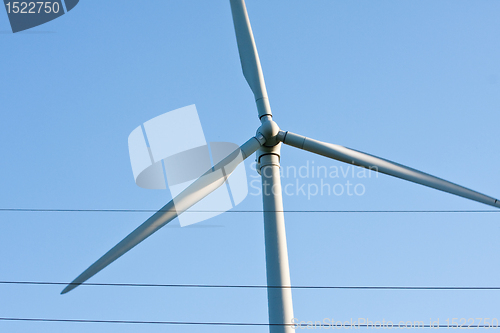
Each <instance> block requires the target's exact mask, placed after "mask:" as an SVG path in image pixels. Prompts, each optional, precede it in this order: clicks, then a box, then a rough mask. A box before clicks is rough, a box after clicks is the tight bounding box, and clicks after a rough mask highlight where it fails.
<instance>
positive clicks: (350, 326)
mask: <svg viewBox="0 0 500 333" xmlns="http://www.w3.org/2000/svg"><path fill="white" fill-rule="evenodd" d="M0 321H25V322H26V321H27V322H58V323H93V324H149V325H198V326H292V327H294V328H302V327H304V328H307V327H308V326H307V324H300V323H294V324H277V323H249V322H196V321H153V320H151V321H150V320H148V321H146V320H144V321H143V320H104V319H55V318H19V317H0ZM386 323H388V322H386ZM391 323H392V322H391ZM413 324H414V323H413V322H412V325H413ZM314 325H315V326H314V327H315V328H316V327H324V328H335V327H336V326H335V324H333V323H332V324H320V325H316V324H314ZM398 325H399V324H392V326H391V327H390V328H393V327H394V328H398V327H399V328H403V327H402V326H398ZM404 325H405V326H404V328H408V327H407V326H406V323H405V324H404ZM342 326H343V327H345V328H369V327H371V328H381V326H379V325H378V326H374V325H373V324H358V323H353V324H347V325H346V324H342ZM385 327H389V326H384V328H385ZM412 327H415V328H452V329H456V328H497V327H498V326H494V325H489V324H488V325H484V324H482V325H465V326H464V325H462V326H460V325H443V324H441V325H431V324H423V325H417V326H412ZM410 328H411V327H410Z"/></svg>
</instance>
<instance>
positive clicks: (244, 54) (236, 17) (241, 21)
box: [230, 0, 272, 118]
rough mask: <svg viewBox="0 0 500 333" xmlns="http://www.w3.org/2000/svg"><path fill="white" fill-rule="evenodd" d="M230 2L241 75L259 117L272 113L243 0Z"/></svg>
mask: <svg viewBox="0 0 500 333" xmlns="http://www.w3.org/2000/svg"><path fill="white" fill-rule="evenodd" d="M230 2H231V12H232V15H233V23H234V30H235V32H236V41H237V43H238V51H239V53H240V61H241V67H242V69H243V75H244V76H245V79H246V80H247V82H248V85H249V86H250V88H251V89H252V91H253V94H254V96H255V101H256V103H257V108H258V110H259V117H260V118H261V117H262V116H264V115H272V114H271V108H270V107H269V100H268V97H267V90H266V83H265V82H264V75H263V74H262V67H261V65H260V59H259V54H258V53H257V46H256V45H255V40H254V38H253V32H252V27H251V26H250V19H249V18H248V13H247V9H246V5H245V1H244V0H231V1H230Z"/></svg>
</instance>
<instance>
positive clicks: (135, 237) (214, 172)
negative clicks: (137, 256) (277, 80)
mask: <svg viewBox="0 0 500 333" xmlns="http://www.w3.org/2000/svg"><path fill="white" fill-rule="evenodd" d="M260 146H261V144H260V142H259V141H258V140H257V139H256V138H255V137H253V138H251V139H250V140H248V141H247V142H245V143H244V144H243V145H242V146H241V147H240V148H239V149H236V150H235V151H234V152H232V153H231V154H229V155H228V156H227V157H226V158H224V159H223V160H222V161H220V162H219V163H217V164H216V165H215V166H214V167H213V168H212V169H210V170H209V171H207V172H206V173H205V174H204V175H203V176H201V177H200V178H198V179H197V180H196V181H195V182H193V183H192V184H191V185H189V186H188V187H187V188H186V189H185V190H184V191H182V192H181V193H179V195H178V196H176V197H175V198H174V199H173V200H171V201H170V202H169V203H168V204H166V205H165V206H164V207H163V208H161V209H160V210H159V211H158V212H156V213H155V214H154V215H153V216H151V217H150V218H149V219H147V220H146V222H144V223H143V224H141V225H140V226H139V227H138V228H137V229H135V230H134V231H132V233H130V234H129V235H128V236H127V237H125V238H124V239H123V240H122V241H121V242H119V243H118V244H116V245H115V246H114V247H113V248H112V249H111V250H109V251H108V252H107V253H106V254H105V255H103V256H102V257H101V258H100V259H99V260H97V261H96V262H95V263H93V264H92V265H91V266H90V267H89V268H87V269H86V270H85V271H84V272H83V273H82V274H80V275H79V276H78V277H77V278H76V279H74V280H73V282H71V283H70V284H68V286H66V288H64V290H63V291H62V292H61V294H65V293H67V292H69V291H71V290H72V289H74V288H76V287H77V286H79V285H80V284H82V283H83V282H85V281H87V280H88V279H89V278H91V277H92V276H94V275H95V274H96V273H97V272H99V271H100V270H102V269H103V268H105V267H106V266H108V265H109V264H111V263H112V262H113V261H115V260H116V259H118V258H119V257H120V256H122V255H123V254H124V253H125V252H127V251H129V250H130V249H132V248H133V247H134V246H136V245H137V244H139V243H140V242H142V241H143V240H144V239H146V238H147V237H149V236H150V235H151V234H153V233H154V232H155V231H157V230H158V229H160V228H161V227H163V226H164V225H165V224H167V223H168V222H170V221H172V220H173V219H174V218H176V217H177V216H178V215H179V214H181V213H182V212H184V211H185V210H187V209H188V208H189V207H191V206H193V205H194V204H196V203H197V202H198V201H200V200H201V199H203V198H204V197H206V196H207V195H209V194H210V193H211V192H213V191H214V190H216V189H217V188H218V187H219V186H221V185H222V184H223V183H224V182H225V181H226V179H227V177H229V175H230V174H231V173H232V172H233V171H234V169H236V167H237V166H238V164H239V163H240V162H242V161H243V160H245V159H246V158H247V157H248V156H250V155H251V154H253V153H254V152H255V151H257V149H259V147H260ZM240 154H241V155H240ZM221 171H222V172H221ZM174 202H175V204H174Z"/></svg>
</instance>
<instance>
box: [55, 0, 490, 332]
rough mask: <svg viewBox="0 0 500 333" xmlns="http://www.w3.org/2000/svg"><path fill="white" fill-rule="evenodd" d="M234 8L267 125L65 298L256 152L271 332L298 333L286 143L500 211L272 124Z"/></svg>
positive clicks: (234, 6)
mask: <svg viewBox="0 0 500 333" xmlns="http://www.w3.org/2000/svg"><path fill="white" fill-rule="evenodd" d="M230 3H231V11H232V16H233V23H234V28H235V32H236V40H237V43H238V51H239V55H240V60H241V66H242V69H243V75H244V76H245V79H246V80H247V82H248V85H249V86H250V88H251V89H252V91H253V93H254V97H255V102H256V104H257V110H258V115H259V119H260V121H261V126H260V127H259V129H258V130H257V133H256V135H255V136H254V137H252V138H250V139H249V140H248V141H247V142H245V143H244V144H243V145H241V146H240V148H239V149H237V150H235V151H234V152H233V153H231V154H229V155H228V156H227V157H226V158H224V159H223V160H222V161H220V162H219V163H217V164H216V165H215V166H214V167H213V168H212V169H210V170H208V171H207V172H206V173H205V174H203V175H202V176H201V177H200V178H198V179H197V180H196V181H195V182H193V183H192V184H191V185H190V186H188V187H187V188H186V189H185V190H184V191H183V192H181V193H180V194H179V195H178V196H177V197H176V198H174V199H173V200H172V201H170V202H169V203H167V204H166V205H165V206H164V207H162V208H161V209H160V210H159V211H158V212H156V213H155V214H154V215H153V216H151V217H150V218H149V219H147V220H146V221H145V222H144V223H143V224H141V225H140V226H139V227H138V228H137V229H135V230H134V231H133V232H132V233H130V234H129V235H128V236H127V237H125V238H124V239H123V240H122V241H121V242H119V243H118V244H117V245H115V246H114V247H113V248H112V249H111V250H109V251H108V252H107V253H106V254H104V255H103V256H102V257H101V258H100V259H99V260H97V261H96V262H95V263H94V264H92V265H91V266H90V267H89V268H87V269H86V270H85V271H84V272H83V273H82V274H80V275H79V276H78V277H77V278H76V279H75V280H73V282H71V283H70V284H69V285H68V286H66V288H65V289H64V290H63V291H62V292H61V293H62V294H65V293H67V292H69V291H71V290H72V289H74V288H76V287H77V286H79V285H80V284H82V283H83V282H85V281H86V280H88V279H89V278H91V277H92V276H94V275H95V274H96V273H98V272H99V271H100V270H102V269H103V268H105V267H106V266H108V265H109V264H110V263H112V262H113V261H115V260H116V259H118V258H119V257H120V256H121V255H123V254H124V253H126V252H127V251H129V250H130V249H132V248H133V247H134V246H135V245H137V244H139V243H140V242H141V241H143V240H144V239H146V238H147V237H149V236H150V235H151V234H153V233H154V232H155V231H157V230H158V229H160V228H161V227H163V226H164V225H165V224H167V223H169V222H170V221H172V220H174V219H175V218H176V217H177V216H178V215H180V214H182V212H184V211H185V210H187V209H189V207H191V206H193V205H194V204H196V203H197V202H199V201H200V200H202V199H203V198H204V197H206V196H207V195H208V194H210V193H211V192H213V191H214V190H216V189H217V188H218V187H219V186H221V185H222V184H224V182H225V181H226V179H227V177H229V176H230V175H231V173H232V172H233V171H234V169H235V168H236V167H237V166H238V164H239V163H241V162H243V161H244V160H245V159H246V158H247V157H249V156H250V155H252V154H253V153H255V152H256V155H257V158H256V160H257V163H258V171H259V173H260V174H261V177H262V200H263V207H264V209H263V210H264V235H265V247H266V270H267V285H268V289H267V295H268V310H269V323H270V326H269V330H270V332H271V333H291V332H294V329H293V328H292V318H293V307H292V292H291V288H290V287H291V283H290V270H289V266H288V251H287V245H286V235H285V218H284V213H283V199H282V191H281V180H280V172H279V169H280V149H281V143H284V144H287V145H290V146H293V147H296V148H299V149H302V150H307V151H310V152H312V153H315V154H318V155H322V156H325V157H328V158H331V159H334V160H337V161H341V162H345V163H349V164H351V163H352V164H354V165H357V166H360V167H364V168H368V169H370V170H375V171H378V172H381V173H384V174H387V175H389V176H393V177H397V178H401V179H404V180H407V181H410V182H413V183H417V184H421V185H424V186H427V187H431V188H434V189H437V190H440V191H444V192H448V193H451V194H455V195H458V196H460V197H463V198H467V199H470V200H474V201H477V202H481V203H484V204H487V205H490V206H494V207H497V208H500V201H499V200H498V199H495V198H492V197H489V196H487V195H484V194H481V193H478V192H476V191H473V190H470V189H468V188H465V187H463V186H460V185H457V184H454V183H451V182H448V181H446V180H443V179H441V178H437V177H435V176H432V175H429V174H426V173H424V172H421V171H418V170H415V169H412V168H409V167H407V166H404V165H401V164H398V163H395V162H391V161H389V160H386V159H383V158H379V157H376V156H373V155H369V154H366V153H363V152H360V151H357V150H353V149H349V148H346V147H343V146H339V145H334V144H330V143H325V142H321V141H317V140H313V139H310V138H307V137H304V136H301V135H298V134H294V133H291V132H285V131H281V130H280V128H279V127H278V125H277V124H276V123H275V122H274V121H273V119H272V112H271V107H270V104H269V98H268V95H267V90H266V86H265V82H264V76H263V73H262V68H261V65H260V60H259V56H258V53H257V47H256V45H255V40H254V37H253V33H252V28H251V26H250V20H249V18H248V13H247V10H246V6H245V2H244V0H230ZM221 171H222V172H221ZM174 200H175V204H174Z"/></svg>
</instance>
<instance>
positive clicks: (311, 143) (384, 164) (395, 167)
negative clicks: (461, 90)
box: [280, 132, 500, 208]
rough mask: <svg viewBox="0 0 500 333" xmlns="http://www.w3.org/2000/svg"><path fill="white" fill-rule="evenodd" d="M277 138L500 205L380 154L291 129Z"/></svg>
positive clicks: (405, 178)
mask: <svg viewBox="0 0 500 333" xmlns="http://www.w3.org/2000/svg"><path fill="white" fill-rule="evenodd" d="M280 139H282V140H281V141H283V142H284V143H285V144H287V145H290V146H294V147H297V148H300V149H303V150H307V151H310V152H312V153H315V154H319V155H323V156H326V157H329V158H333V159H335V160H338V161H341V162H345V163H349V164H350V163H352V164H354V165H357V166H360V167H363V168H367V169H370V170H374V171H378V172H381V173H385V174H386V175H390V176H394V177H397V178H401V179H404V180H408V181H410V182H413V183H417V184H421V185H424V186H428V187H432V188H435V189H437V190H440V191H443V192H448V193H451V194H455V195H458V196H460V197H463V198H467V199H470V200H474V201H477V202H481V203H484V204H486V205H490V206H493V207H497V208H500V201H499V200H498V199H495V198H492V197H489V196H487V195H484V194H481V193H479V192H476V191H473V190H470V189H468V188H465V187H463V186H460V185H457V184H454V183H451V182H449V181H446V180H444V179H441V178H437V177H434V176H431V175H429V174H427V173H424V172H421V171H418V170H415V169H412V168H409V167H407V166H404V165H401V164H398V163H395V162H391V161H389V160H386V159H383V158H380V157H376V156H373V155H369V154H365V153H362V152H360V151H357V150H353V149H349V148H346V147H343V146H339V145H334V144H331V143H325V142H321V141H317V140H313V139H310V138H307V137H305V136H301V135H298V134H294V133H291V132H286V133H284V132H281V133H280Z"/></svg>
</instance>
